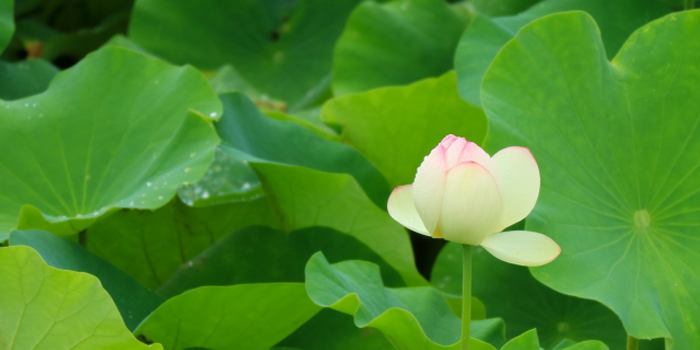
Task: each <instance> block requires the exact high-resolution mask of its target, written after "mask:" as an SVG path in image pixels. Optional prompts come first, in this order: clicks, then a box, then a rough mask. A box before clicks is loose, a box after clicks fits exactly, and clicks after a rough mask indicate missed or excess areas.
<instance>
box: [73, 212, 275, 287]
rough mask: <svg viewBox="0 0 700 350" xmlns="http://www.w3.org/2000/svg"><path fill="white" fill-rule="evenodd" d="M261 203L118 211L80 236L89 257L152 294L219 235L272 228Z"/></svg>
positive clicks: (268, 216) (271, 216) (273, 223)
mask: <svg viewBox="0 0 700 350" xmlns="http://www.w3.org/2000/svg"><path fill="white" fill-rule="evenodd" d="M275 222H276V221H275V218H274V216H273V214H272V212H271V211H270V208H269V206H268V205H267V203H266V202H265V200H264V199H259V200H255V201H249V202H241V203H231V204H223V205H216V206H210V207H204V208H190V207H187V206H186V205H184V204H182V203H181V202H179V201H177V200H174V201H172V202H171V203H170V204H168V205H166V206H164V207H161V208H160V209H158V210H155V211H136V210H124V211H120V212H117V213H114V214H112V215H110V216H109V217H107V218H105V219H103V220H100V221H99V222H97V223H96V224H95V225H94V226H92V227H90V228H89V229H88V231H87V234H86V240H87V247H88V249H89V250H90V251H92V252H93V253H95V254H96V255H98V256H100V257H101V258H102V259H104V260H107V261H109V262H110V263H112V264H114V265H115V266H116V267H118V268H119V269H121V270H123V271H124V272H126V273H128V274H129V275H131V276H132V277H133V278H134V279H136V280H137V281H139V282H140V283H141V284H143V285H144V286H147V287H149V288H152V289H157V288H159V287H160V286H161V285H163V284H164V283H165V282H166V281H167V280H168V279H170V277H171V276H172V274H173V273H174V272H175V271H176V270H177V269H178V267H179V266H180V265H181V264H184V263H187V262H188V261H189V260H190V259H192V258H194V257H195V256H197V255H198V254H200V253H201V252H202V251H203V250H205V249H206V248H207V247H209V246H211V245H213V244H214V243H216V241H217V240H219V239H220V238H221V237H223V236H224V235H226V234H228V233H230V232H233V231H235V230H238V229H240V228H242V227H245V226H249V225H271V226H274V225H275Z"/></svg>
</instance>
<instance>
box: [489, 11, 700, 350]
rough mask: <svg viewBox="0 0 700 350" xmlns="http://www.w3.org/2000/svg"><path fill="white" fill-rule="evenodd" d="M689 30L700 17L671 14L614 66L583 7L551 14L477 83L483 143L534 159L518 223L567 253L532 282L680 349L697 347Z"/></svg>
mask: <svg viewBox="0 0 700 350" xmlns="http://www.w3.org/2000/svg"><path fill="white" fill-rule="evenodd" d="M561 33H566V35H562V34H561ZM698 35H700V11H689V12H683V13H678V14H672V15H669V16H666V17H664V18H662V19H659V20H657V21H654V22H652V23H650V24H647V25H645V26H644V27H642V28H640V29H639V30H638V31H636V32H635V33H634V34H633V35H632V36H631V37H630V38H629V39H628V41H627V42H626V43H625V44H624V45H623V47H622V49H620V52H619V53H618V54H617V55H616V56H615V59H613V61H612V62H609V61H608V60H607V59H606V54H605V48H604V45H603V42H602V41H601V38H600V34H599V30H598V28H597V26H596V24H595V22H594V21H593V19H592V18H591V17H590V16H589V15H587V14H585V13H582V12H571V13H564V14H557V15H552V16H548V17H545V18H542V19H540V20H537V21H534V22H532V23H531V24H529V25H527V26H525V27H524V28H523V29H521V30H520V32H519V33H518V35H517V36H516V37H515V39H514V40H512V41H510V42H509V43H508V44H506V46H505V47H504V48H503V49H502V50H501V52H500V53H499V54H498V56H497V57H496V59H495V60H494V63H493V64H492V65H491V67H490V68H489V70H488V72H487V73H486V76H485V78H484V82H483V85H482V101H483V104H484V107H485V110H486V113H487V115H488V116H489V120H490V128H491V132H492V133H491V136H490V138H489V140H490V146H491V147H492V148H493V149H498V148H500V147H503V146H505V145H510V144H519V145H524V146H526V147H529V148H530V149H531V150H532V152H533V154H534V156H535V158H536V159H537V160H538V162H539V164H540V169H541V172H542V193H541V196H540V200H539V202H538V205H537V207H536V208H535V210H534V212H533V214H532V216H531V218H530V219H529V220H528V221H527V228H528V229H531V230H535V231H538V232H545V233H547V234H548V235H550V236H551V237H553V238H554V239H555V240H556V241H557V242H558V243H559V244H560V245H561V247H562V254H561V256H560V257H559V258H558V259H557V260H556V261H555V262H553V263H552V264H550V265H547V266H544V267H541V268H537V269H534V270H533V273H534V275H535V277H536V278H537V279H539V280H540V281H542V282H543V283H545V284H546V285H548V286H550V287H552V288H554V289H556V290H558V291H561V292H564V293H567V294H571V295H576V296H581V297H586V298H590V299H595V300H598V301H600V302H602V303H603V304H605V305H607V306H608V307H610V308H611V309H612V310H614V311H615V313H617V315H618V316H620V318H621V319H622V322H623V324H624V325H625V328H626V329H627V331H628V332H629V333H630V334H632V335H633V336H636V337H643V338H654V337H666V338H667V339H668V340H667V346H670V345H671V344H673V347H674V348H677V349H685V348H693V347H695V346H697V344H698V343H700V338H699V337H698V333H697V332H696V331H695V330H696V329H697V327H699V326H700V325H698V318H697V317H696V315H698V314H699V313H700V309H698V305H697V304H696V303H695V302H694V300H698V298H700V294H698V293H699V292H700V284H699V283H698V280H697V279H695V278H692V277H691V276H693V275H694V274H697V273H699V271H698V268H697V266H698V265H697V264H696V260H697V253H696V252H697V251H698V249H699V248H700V247H699V246H698V242H700V241H698V239H697V230H696V228H697V226H698V225H700V223H699V222H698V219H697V215H696V210H697V209H696V208H697V207H698V203H697V202H698V200H700V197H698V195H697V194H698V191H697V188H698V186H699V185H700V184H699V183H698V179H700V177H699V176H698V174H697V171H698V157H697V154H698V152H700V143H698V142H697V140H698V129H697V127H696V126H697V123H698V113H699V112H700V111H698V106H697V104H696V103H695V101H696V98H695V95H696V94H697V93H698V86H697V81H698V79H699V78H700V73H699V71H698V70H697V62H698V57H697V54H698V52H700V43H698V42H697V41H695V40H690V39H688V38H694V37H697V36H698ZM522 57H531V59H528V60H524V59H522ZM523 91H526V92H527V93H518V92H523ZM516 131H517V132H516ZM679 305H683V306H682V307H679Z"/></svg>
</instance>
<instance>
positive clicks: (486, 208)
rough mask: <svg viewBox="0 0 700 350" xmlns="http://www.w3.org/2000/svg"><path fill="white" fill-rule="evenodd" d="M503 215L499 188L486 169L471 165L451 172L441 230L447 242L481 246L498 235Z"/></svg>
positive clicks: (465, 165)
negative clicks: (483, 241)
mask: <svg viewBox="0 0 700 350" xmlns="http://www.w3.org/2000/svg"><path fill="white" fill-rule="evenodd" d="M502 211H503V204H502V201H501V196H500V193H499V191H498V186H497V185H496V181H495V180H494V178H493V177H492V176H491V174H490V173H489V172H488V170H486V168H485V167H483V166H481V165H479V164H477V163H475V162H467V163H461V164H458V165H457V166H455V167H454V168H452V169H450V170H449V171H448V172H447V176H446V183H445V195H444V199H443V204H442V215H441V217H440V226H439V230H440V232H441V233H442V235H443V237H444V238H445V239H446V240H449V241H453V242H458V243H462V244H472V245H478V244H479V243H481V241H482V240H483V239H484V238H486V237H487V236H488V235H490V234H492V233H494V232H496V231H495V230H496V228H497V226H498V223H499V219H500V217H501V214H502Z"/></svg>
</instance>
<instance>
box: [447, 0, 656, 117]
mask: <svg viewBox="0 0 700 350" xmlns="http://www.w3.org/2000/svg"><path fill="white" fill-rule="evenodd" d="M572 10H581V11H586V12H588V13H589V14H590V15H591V16H593V18H595V20H596V21H597V22H598V25H599V26H600V31H601V32H602V35H603V42H604V45H605V49H606V52H607V55H608V57H609V58H611V57H613V56H614V55H615V53H616V52H617V51H618V50H619V48H620V47H621V46H622V44H623V43H624V42H625V40H626V39H627V37H628V36H629V35H630V34H631V33H632V31H634V30H635V29H637V28H639V27H640V26H642V25H643V24H645V23H647V22H649V21H650V20H652V19H655V18H658V17H661V16H663V15H664V14H666V13H668V12H669V10H668V8H666V7H664V6H662V5H661V4H659V3H658V2H655V1H639V0H617V1H608V0H586V1H578V0H545V1H542V2H540V3H538V4H537V5H535V6H533V7H531V8H530V9H528V10H527V11H525V12H523V13H521V14H519V15H516V16H511V17H501V18H493V19H490V18H487V17H484V16H476V17H475V18H474V19H473V20H472V21H471V22H470V23H469V27H468V28H467V30H466V31H465V32H464V35H463V36H462V39H460V42H459V45H458V46H457V52H456V54H455V69H456V70H457V77H458V78H459V94H460V95H461V96H462V97H463V98H464V99H465V100H466V101H467V102H469V103H471V104H473V105H475V106H481V99H480V97H479V94H480V86H481V81H482V79H483V78H484V74H485V73H486V69H487V68H488V67H489V65H490V64H491V62H492V61H493V59H494V57H496V54H498V52H499V51H500V50H501V48H502V47H503V45H505V44H506V42H508V40H510V39H512V38H513V37H514V36H515V34H516V33H517V32H518V30H519V29H520V28H521V27H523V26H524V25H526V24H527V23H530V22H531V21H533V20H535V19H537V18H540V17H543V16H546V15H549V14H553V13H556V12H564V11H572Z"/></svg>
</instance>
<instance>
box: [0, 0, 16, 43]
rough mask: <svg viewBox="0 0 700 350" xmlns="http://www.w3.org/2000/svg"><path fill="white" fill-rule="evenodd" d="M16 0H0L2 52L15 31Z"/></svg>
mask: <svg viewBox="0 0 700 350" xmlns="http://www.w3.org/2000/svg"><path fill="white" fill-rule="evenodd" d="M14 4H15V1H14V0H0V54H1V53H2V52H3V51H4V50H5V47H6V46H7V44H9V43H10V39H12V33H14V31H15V21H14Z"/></svg>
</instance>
